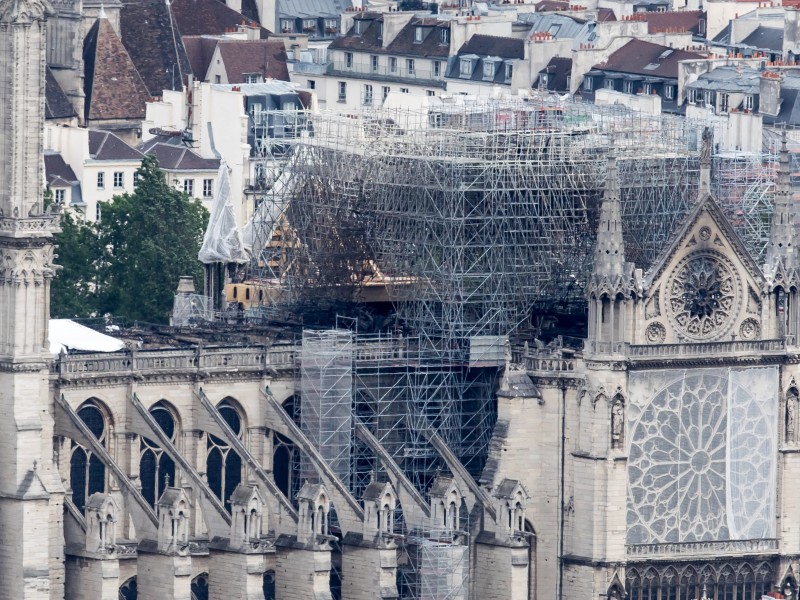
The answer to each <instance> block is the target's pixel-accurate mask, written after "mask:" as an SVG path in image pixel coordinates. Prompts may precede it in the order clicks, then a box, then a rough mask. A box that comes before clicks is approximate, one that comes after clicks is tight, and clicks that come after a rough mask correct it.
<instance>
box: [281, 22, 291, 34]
mask: <svg viewBox="0 0 800 600" xmlns="http://www.w3.org/2000/svg"><path fill="white" fill-rule="evenodd" d="M281 32H282V33H294V19H281Z"/></svg>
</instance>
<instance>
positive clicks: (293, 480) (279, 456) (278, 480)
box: [272, 394, 301, 499]
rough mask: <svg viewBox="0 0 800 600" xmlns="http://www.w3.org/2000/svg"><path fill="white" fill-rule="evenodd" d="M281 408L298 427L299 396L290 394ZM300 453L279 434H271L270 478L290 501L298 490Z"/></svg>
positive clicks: (291, 442)
mask: <svg viewBox="0 0 800 600" xmlns="http://www.w3.org/2000/svg"><path fill="white" fill-rule="evenodd" d="M281 407H282V408H283V410H285V411H286V414H288V415H289V417H291V419H292V420H293V421H294V422H295V424H296V425H297V426H298V427H299V426H300V395H299V394H291V395H290V396H288V397H287V398H285V399H284V400H283V402H282V403H281ZM300 462H301V461H300V451H299V450H298V449H297V446H296V444H295V443H294V442H293V441H292V440H290V439H289V438H288V437H286V436H284V435H281V434H280V433H278V432H276V431H273V432H272V478H273V481H274V482H275V485H277V486H278V488H279V489H280V490H281V491H282V492H283V494H284V495H285V496H286V497H287V498H290V499H293V498H294V497H295V495H296V494H297V492H298V491H299V490H300V481H301V477H300Z"/></svg>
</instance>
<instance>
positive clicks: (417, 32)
mask: <svg viewBox="0 0 800 600" xmlns="http://www.w3.org/2000/svg"><path fill="white" fill-rule="evenodd" d="M423 37H424V36H423V31H422V27H415V28H414V43H416V44H419V43H420V42H421V41H422V38H423Z"/></svg>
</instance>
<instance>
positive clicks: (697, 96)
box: [670, 86, 700, 104]
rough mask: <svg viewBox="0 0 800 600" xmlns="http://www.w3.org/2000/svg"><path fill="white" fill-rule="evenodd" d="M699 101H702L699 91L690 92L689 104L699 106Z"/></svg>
mask: <svg viewBox="0 0 800 600" xmlns="http://www.w3.org/2000/svg"><path fill="white" fill-rule="evenodd" d="M670 87H672V86H670ZM699 99H700V94H699V92H698V91H697V90H689V104H697V101H698V100H699Z"/></svg>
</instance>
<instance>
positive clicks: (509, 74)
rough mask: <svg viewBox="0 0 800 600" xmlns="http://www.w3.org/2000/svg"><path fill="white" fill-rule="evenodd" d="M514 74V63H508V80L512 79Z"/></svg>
mask: <svg viewBox="0 0 800 600" xmlns="http://www.w3.org/2000/svg"><path fill="white" fill-rule="evenodd" d="M513 75H514V65H513V64H511V63H506V81H510V80H511V77H512V76H513Z"/></svg>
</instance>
